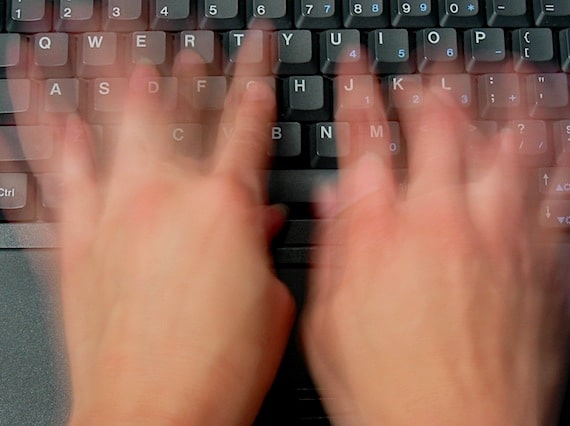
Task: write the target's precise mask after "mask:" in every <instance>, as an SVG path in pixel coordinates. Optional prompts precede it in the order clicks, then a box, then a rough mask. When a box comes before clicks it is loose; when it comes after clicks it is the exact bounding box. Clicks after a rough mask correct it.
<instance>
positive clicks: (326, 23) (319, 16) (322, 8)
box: [294, 0, 342, 29]
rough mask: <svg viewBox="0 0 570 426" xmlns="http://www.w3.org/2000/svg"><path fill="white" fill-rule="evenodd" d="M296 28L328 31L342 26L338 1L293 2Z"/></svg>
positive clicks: (311, 0)
mask: <svg viewBox="0 0 570 426" xmlns="http://www.w3.org/2000/svg"><path fill="white" fill-rule="evenodd" d="M294 1H295V24H296V26H297V28H310V29H329V28H340V27H341V25H342V8H341V7H340V1H339V0H294Z"/></svg>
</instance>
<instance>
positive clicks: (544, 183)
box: [538, 167, 570, 198]
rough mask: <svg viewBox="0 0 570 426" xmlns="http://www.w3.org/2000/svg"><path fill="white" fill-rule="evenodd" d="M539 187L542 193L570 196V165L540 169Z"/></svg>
mask: <svg viewBox="0 0 570 426" xmlns="http://www.w3.org/2000/svg"><path fill="white" fill-rule="evenodd" d="M538 187H539V188H540V192H541V193H542V194H548V195H556V196H557V197H566V198H570V167H543V168H541V169H538Z"/></svg>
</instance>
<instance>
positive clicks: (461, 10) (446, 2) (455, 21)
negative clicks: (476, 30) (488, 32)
mask: <svg viewBox="0 0 570 426" xmlns="http://www.w3.org/2000/svg"><path fill="white" fill-rule="evenodd" d="M482 2H483V0H439V23H440V25H441V26H442V27H454V28H473V27H480V26H482V25H483V8H482V7H481V6H479V3H482Z"/></svg>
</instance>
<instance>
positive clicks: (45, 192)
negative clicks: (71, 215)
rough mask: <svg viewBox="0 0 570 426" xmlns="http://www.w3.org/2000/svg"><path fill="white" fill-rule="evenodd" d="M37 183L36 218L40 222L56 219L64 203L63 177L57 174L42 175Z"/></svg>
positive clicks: (38, 177)
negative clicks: (40, 220)
mask: <svg viewBox="0 0 570 426" xmlns="http://www.w3.org/2000/svg"><path fill="white" fill-rule="evenodd" d="M37 182H38V203H37V207H38V217H39V218H40V219H42V220H49V221H51V220H54V219H56V215H57V214H58V213H57V212H59V211H61V208H62V207H63V202H64V177H63V175H62V174H59V173H42V174H40V175H38V176H37Z"/></svg>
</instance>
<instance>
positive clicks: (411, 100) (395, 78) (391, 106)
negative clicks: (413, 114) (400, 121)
mask: <svg viewBox="0 0 570 426" xmlns="http://www.w3.org/2000/svg"><path fill="white" fill-rule="evenodd" d="M383 87H384V90H386V91H387V92H388V105H387V110H388V117H389V118H390V119H395V118H396V114H397V112H398V110H401V109H417V108H420V107H422V106H423V100H424V89H423V79H422V76H421V75H417V74H414V75H405V74H401V75H392V76H389V77H388V79H387V80H386V81H385V84H384V85H383Z"/></svg>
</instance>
